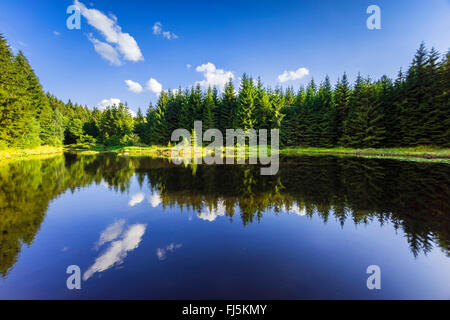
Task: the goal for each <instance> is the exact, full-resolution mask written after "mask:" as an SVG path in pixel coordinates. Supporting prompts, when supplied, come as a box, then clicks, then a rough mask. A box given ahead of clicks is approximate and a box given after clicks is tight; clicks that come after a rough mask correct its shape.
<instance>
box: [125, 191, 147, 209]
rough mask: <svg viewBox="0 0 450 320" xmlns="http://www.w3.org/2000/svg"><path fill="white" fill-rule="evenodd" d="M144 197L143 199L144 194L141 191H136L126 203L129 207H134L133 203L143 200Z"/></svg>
mask: <svg viewBox="0 0 450 320" xmlns="http://www.w3.org/2000/svg"><path fill="white" fill-rule="evenodd" d="M144 199H145V195H144V194H143V193H142V192H138V193H136V194H133V195H132V196H131V200H130V202H128V205H129V206H130V207H134V206H135V205H137V204H139V203H141V202H142V201H144Z"/></svg>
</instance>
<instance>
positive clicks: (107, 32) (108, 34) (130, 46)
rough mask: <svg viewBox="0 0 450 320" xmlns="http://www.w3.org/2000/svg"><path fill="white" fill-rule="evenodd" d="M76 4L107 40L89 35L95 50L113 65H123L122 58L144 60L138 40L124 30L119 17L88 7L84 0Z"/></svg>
mask: <svg viewBox="0 0 450 320" xmlns="http://www.w3.org/2000/svg"><path fill="white" fill-rule="evenodd" d="M74 4H75V5H76V6H77V7H78V8H79V9H80V13H81V15H82V16H83V17H84V18H85V19H86V20H87V23H88V24H89V25H91V26H92V27H94V28H95V29H96V30H97V31H99V33H100V34H101V35H102V36H103V37H104V39H105V41H101V40H99V39H97V38H95V37H94V36H93V35H92V34H89V35H88V38H89V40H90V41H91V42H92V43H93V44H94V49H95V51H96V52H97V53H98V54H99V55H100V56H101V57H102V58H104V59H105V60H107V61H109V62H110V63H111V64H113V65H121V64H122V60H127V61H132V62H138V61H143V60H144V56H143V55H142V52H141V49H140V48H139V46H138V44H137V42H136V40H135V39H134V38H133V37H132V36H131V35H130V34H129V33H125V32H122V27H121V26H120V25H119V24H118V20H117V17H116V16H115V15H113V14H110V15H109V16H107V15H105V14H104V13H103V12H101V11H99V10H97V9H88V8H87V7H86V6H85V5H84V4H83V3H82V2H80V1H78V0H74Z"/></svg>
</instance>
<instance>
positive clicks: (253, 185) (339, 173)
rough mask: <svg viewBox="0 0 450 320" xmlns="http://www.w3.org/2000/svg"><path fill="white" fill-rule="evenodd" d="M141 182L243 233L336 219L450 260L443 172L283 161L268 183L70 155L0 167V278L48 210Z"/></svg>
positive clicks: (243, 170)
mask: <svg viewBox="0 0 450 320" xmlns="http://www.w3.org/2000/svg"><path fill="white" fill-rule="evenodd" d="M133 174H136V175H137V179H138V182H139V184H140V185H142V184H143V183H145V182H144V181H147V182H148V183H150V186H151V188H152V191H155V192H158V194H159V197H160V198H161V201H162V205H163V208H167V207H172V208H180V209H181V210H182V212H183V211H185V209H187V210H192V211H194V212H196V213H197V214H198V215H199V216H200V214H201V213H202V212H203V211H204V210H208V212H210V213H214V214H218V215H222V214H225V215H226V216H228V217H229V219H230V220H232V219H233V217H234V215H235V213H238V214H239V215H240V218H241V220H242V222H243V224H244V225H246V224H248V223H252V222H257V221H259V220H260V219H261V217H262V215H263V214H264V213H267V212H268V211H272V212H274V213H275V214H277V213H278V212H280V211H287V212H294V213H297V214H301V215H303V214H305V215H307V216H309V217H312V216H313V215H317V216H319V217H320V218H321V219H322V220H323V221H324V222H327V221H328V220H329V219H332V217H334V218H335V219H336V220H337V221H339V222H340V223H341V225H344V223H346V222H348V221H351V222H352V223H354V224H365V223H371V222H373V221H377V222H378V223H379V224H381V225H383V224H386V223H392V224H393V225H394V227H395V228H397V229H401V230H403V232H404V233H405V234H406V239H407V241H408V243H409V244H410V247H411V251H412V252H413V254H414V255H417V254H418V253H419V252H425V253H426V252H429V251H430V250H431V249H432V247H433V246H434V245H437V246H439V247H440V248H441V249H442V250H443V251H444V252H445V253H446V254H447V255H448V254H449V252H450V245H449V243H450V234H449V233H450V183H449V181H450V166H449V165H445V164H433V163H416V162H400V161H395V160H378V159H354V158H336V157H292V158H286V159H282V163H281V166H280V171H279V173H278V174H277V175H275V176H261V175H260V171H259V168H258V167H257V166H246V165H220V166H219V165H217V166H206V165H198V166H195V170H193V167H192V166H176V165H174V164H171V163H170V162H169V161H167V160H165V159H152V158H149V157H142V158H141V157H136V158H134V157H132V158H129V157H118V156H115V155H91V156H88V155H75V154H65V155H64V156H60V157H56V158H52V159H49V160H27V161H21V162H13V163H10V164H7V165H4V166H2V167H0V273H1V274H2V276H6V275H7V273H8V271H9V270H10V268H11V267H12V265H14V263H15V262H16V260H17V255H18V253H19V252H20V248H21V246H22V245H23V244H26V245H30V244H31V243H32V241H33V239H34V237H35V235H36V233H37V231H38V230H39V228H40V224H41V223H42V221H43V219H44V216H45V212H46V210H47V206H48V203H49V201H50V200H52V199H53V198H55V197H56V196H57V195H59V194H61V193H62V192H64V191H65V190H67V189H69V190H71V191H72V192H74V191H75V190H76V189H78V188H80V187H83V186H88V185H90V184H93V183H95V184H99V183H101V182H102V181H104V182H106V184H107V185H108V186H109V187H110V188H112V189H113V190H115V191H117V192H119V191H120V192H126V191H127V190H128V189H129V186H130V178H131V177H132V176H133Z"/></svg>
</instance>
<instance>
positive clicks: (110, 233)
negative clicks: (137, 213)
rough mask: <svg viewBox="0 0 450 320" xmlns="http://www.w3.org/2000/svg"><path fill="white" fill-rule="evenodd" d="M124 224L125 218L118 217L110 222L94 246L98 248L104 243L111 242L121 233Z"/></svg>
mask: <svg viewBox="0 0 450 320" xmlns="http://www.w3.org/2000/svg"><path fill="white" fill-rule="evenodd" d="M124 225H125V220H124V219H120V220H118V221H116V222H114V223H112V224H110V225H109V226H108V227H107V228H106V229H105V230H104V231H103V232H102V233H101V234H100V238H99V239H98V241H97V243H96V244H95V246H94V248H95V249H98V248H99V247H101V246H102V245H104V244H105V243H108V242H111V241H113V240H114V239H116V238H117V237H118V236H120V234H121V233H122V230H123V226H124Z"/></svg>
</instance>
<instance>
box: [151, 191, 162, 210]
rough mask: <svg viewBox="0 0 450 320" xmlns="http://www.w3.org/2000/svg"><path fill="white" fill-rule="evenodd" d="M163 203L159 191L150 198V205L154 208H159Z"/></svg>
mask: <svg viewBox="0 0 450 320" xmlns="http://www.w3.org/2000/svg"><path fill="white" fill-rule="evenodd" d="M161 202H162V200H161V195H160V194H159V192H157V191H155V192H153V194H152V195H151V196H150V197H148V203H150V204H151V205H152V207H153V208H156V207H157V206H159V205H160V204H161Z"/></svg>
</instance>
